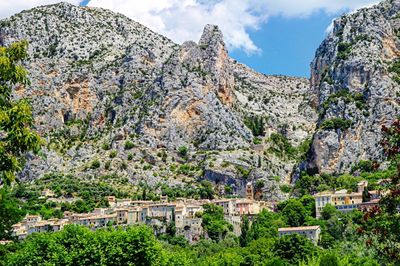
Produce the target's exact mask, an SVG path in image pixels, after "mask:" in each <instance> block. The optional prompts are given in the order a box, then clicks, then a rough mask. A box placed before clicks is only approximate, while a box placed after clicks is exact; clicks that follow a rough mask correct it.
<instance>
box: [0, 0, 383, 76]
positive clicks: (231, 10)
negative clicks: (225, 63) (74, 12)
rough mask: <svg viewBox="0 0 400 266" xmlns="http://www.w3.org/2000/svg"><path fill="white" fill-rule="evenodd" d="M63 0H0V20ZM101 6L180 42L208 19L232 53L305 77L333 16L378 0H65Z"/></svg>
mask: <svg viewBox="0 0 400 266" xmlns="http://www.w3.org/2000/svg"><path fill="white" fill-rule="evenodd" d="M60 1H61V0H29V1H27V0H13V1H8V0H7V1H5V0H0V19H2V18H6V17H9V16H11V15H13V14H15V13H17V12H20V11H22V10H25V9H29V8H33V7H36V6H39V5H47V4H54V3H57V2H60ZM63 1H65V2H69V3H72V4H75V5H79V4H80V5H87V6H92V7H102V8H106V9H110V10H112V11H115V12H119V13H122V14H124V15H126V16H128V17H130V18H132V19H133V20H135V21H137V22H139V23H141V24H143V25H145V26H147V27H149V28H150V29H152V30H154V31H155V32H158V33H160V34H163V35H165V36H167V37H168V38H170V39H171V40H173V41H175V42H176V43H179V44H180V43H182V42H184V41H188V40H192V41H198V40H199V38H200V36H201V34H202V31H203V27H204V25H206V24H215V25H218V26H219V27H220V29H221V30H222V32H223V34H224V40H225V43H226V44H227V47H228V50H229V52H230V55H231V56H232V57H233V58H235V59H236V60H238V61H239V62H242V63H244V64H246V65H248V66H250V67H252V68H254V69H255V70H257V71H259V72H262V73H265V74H282V75H290V76H303V77H308V76H309V72H310V70H309V68H310V67H309V66H310V62H311V61H312V59H313V57H314V53H315V50H316V49H317V47H318V46H319V44H320V43H321V42H322V40H323V39H324V37H325V35H326V33H325V31H326V28H327V27H328V26H329V25H330V23H331V22H332V19H333V18H335V17H338V16H340V15H341V14H343V13H344V12H349V11H353V10H355V9H358V8H363V7H367V6H370V5H373V4H376V3H378V2H379V1H380V0H63Z"/></svg>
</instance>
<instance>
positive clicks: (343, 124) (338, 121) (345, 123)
mask: <svg viewBox="0 0 400 266" xmlns="http://www.w3.org/2000/svg"><path fill="white" fill-rule="evenodd" d="M351 124H352V122H351V120H348V119H343V118H332V119H327V120H325V121H324V122H322V124H321V127H320V128H321V129H324V130H330V129H341V130H346V129H348V128H349V127H350V126H351Z"/></svg>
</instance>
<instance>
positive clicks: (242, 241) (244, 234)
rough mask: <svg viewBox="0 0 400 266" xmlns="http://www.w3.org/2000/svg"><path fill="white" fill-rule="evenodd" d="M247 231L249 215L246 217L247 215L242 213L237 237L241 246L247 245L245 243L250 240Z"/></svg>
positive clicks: (248, 228) (248, 229)
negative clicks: (238, 236) (239, 232)
mask: <svg viewBox="0 0 400 266" xmlns="http://www.w3.org/2000/svg"><path fill="white" fill-rule="evenodd" d="M249 231H250V222H249V217H247V215H244V216H243V218H242V225H241V234H240V238H239V242H240V245H241V246H242V247H245V246H247V244H248V243H249V242H250V235H249Z"/></svg>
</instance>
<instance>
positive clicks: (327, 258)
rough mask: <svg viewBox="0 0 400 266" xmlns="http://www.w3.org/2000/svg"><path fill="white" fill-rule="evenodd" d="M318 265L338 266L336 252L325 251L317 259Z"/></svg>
mask: <svg viewBox="0 0 400 266" xmlns="http://www.w3.org/2000/svg"><path fill="white" fill-rule="evenodd" d="M319 265H321V266H340V262H339V259H338V256H337V254H335V253H331V252H330V253H326V254H323V255H322V256H321V259H320V261H319Z"/></svg>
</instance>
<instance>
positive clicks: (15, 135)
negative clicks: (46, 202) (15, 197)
mask: <svg viewBox="0 0 400 266" xmlns="http://www.w3.org/2000/svg"><path fill="white" fill-rule="evenodd" d="M27 46H28V43H27V42H26V41H21V42H16V43H13V44H11V45H10V46H9V47H0V178H1V179H2V180H3V182H5V183H8V184H9V183H11V182H12V181H14V179H15V174H16V173H17V172H18V171H20V170H21V169H22V167H23V160H22V157H23V155H24V154H25V153H26V152H29V151H32V152H34V153H38V152H39V150H40V146H41V144H42V139H41V138H40V137H39V135H38V134H37V133H36V132H35V131H34V130H33V129H32V128H33V122H34V120H33V117H32V110H31V107H30V105H29V103H28V101H27V100H24V99H19V100H16V99H14V98H13V97H12V91H13V88H14V87H16V86H23V87H26V86H28V85H29V80H28V77H27V71H26V70H25V69H24V68H23V67H22V66H21V65H20V62H21V60H24V59H25V58H26V57H27V52H26V51H27Z"/></svg>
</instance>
